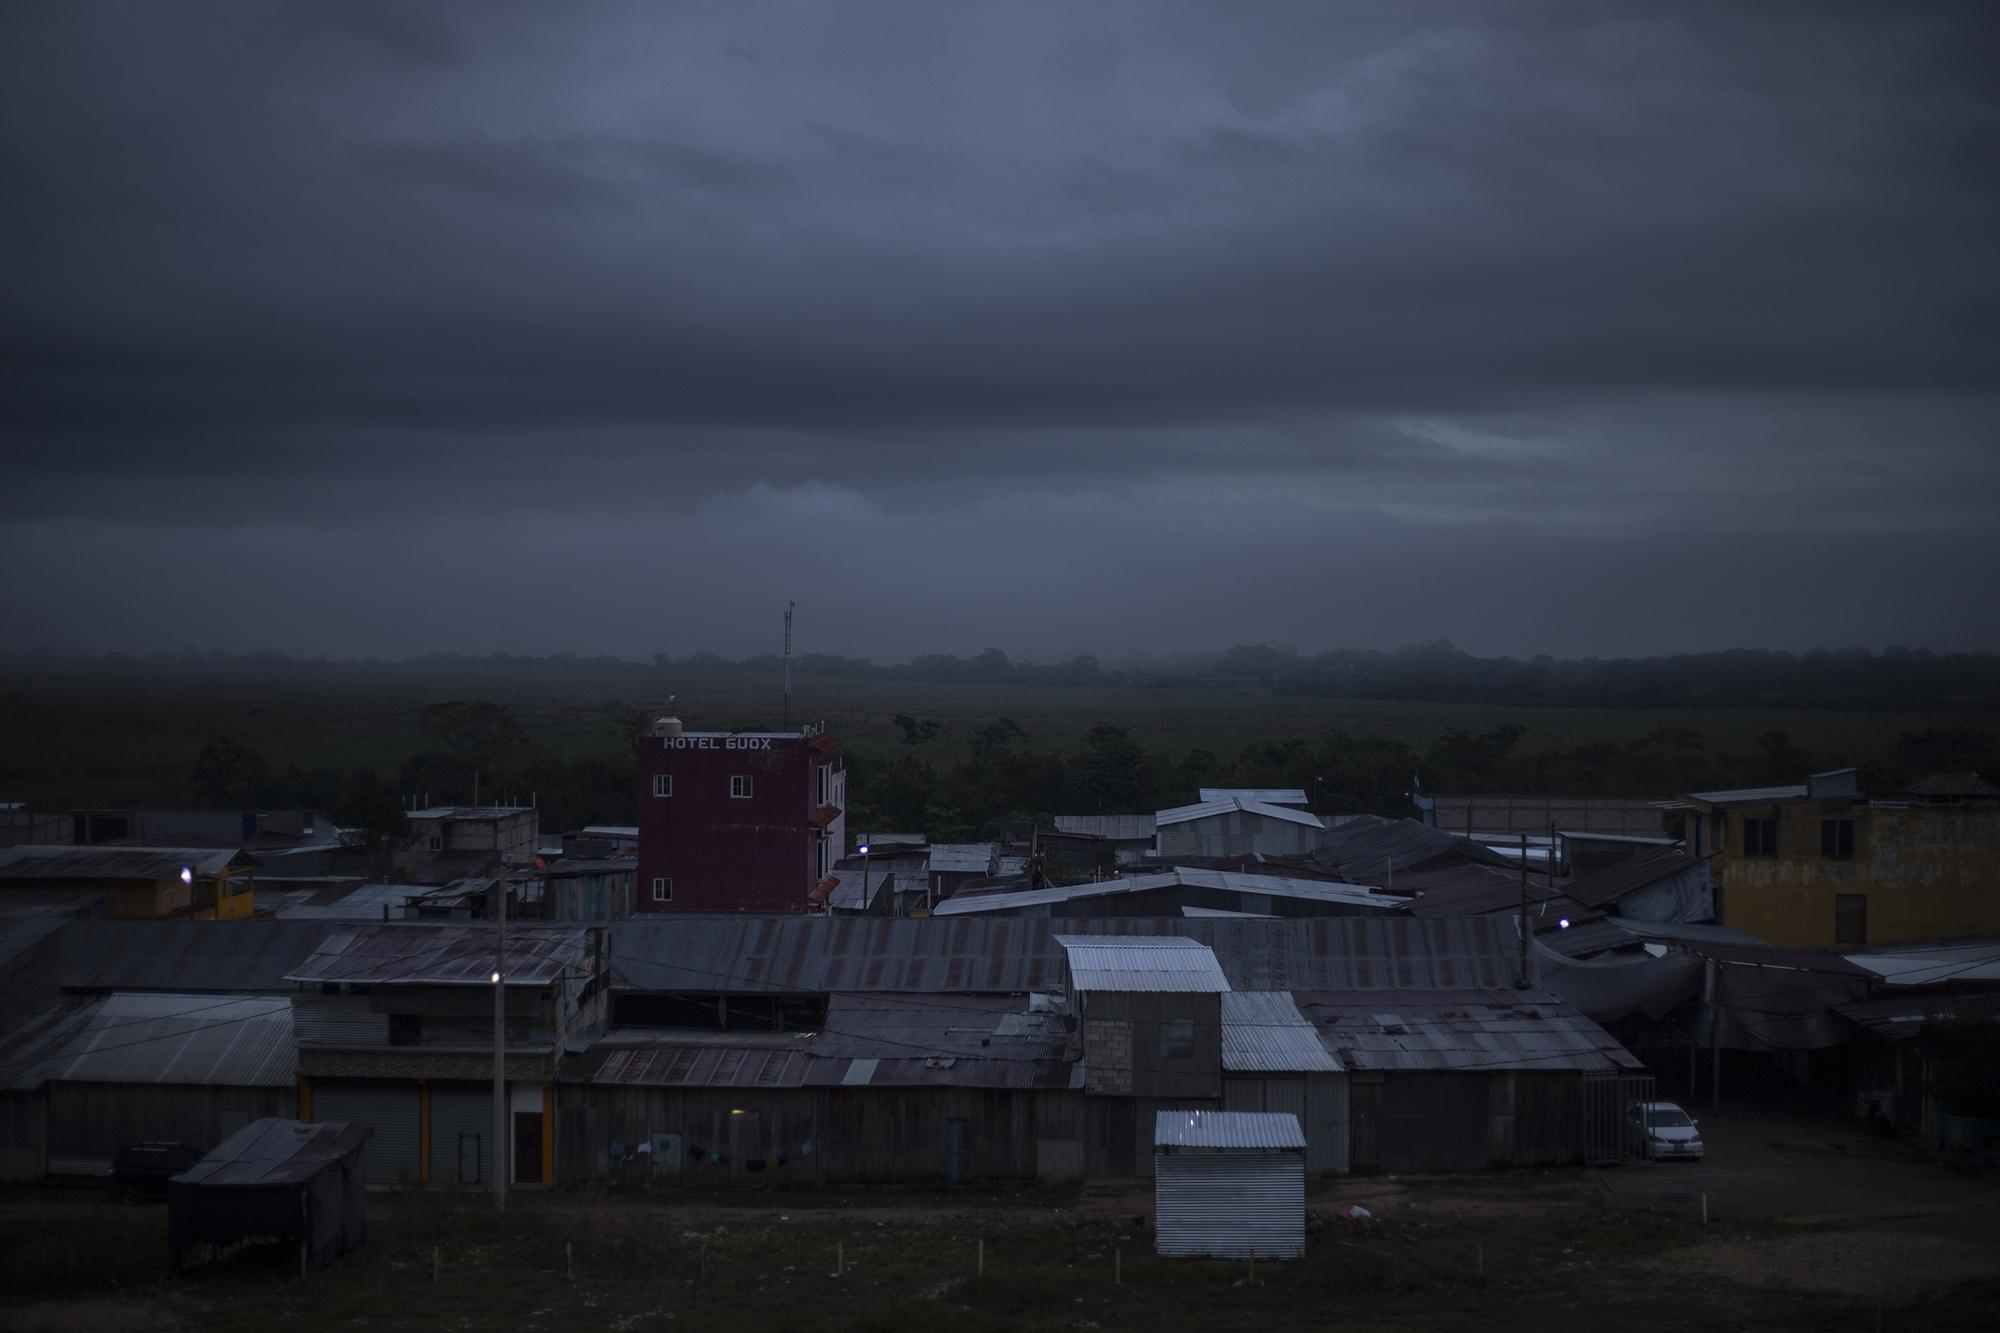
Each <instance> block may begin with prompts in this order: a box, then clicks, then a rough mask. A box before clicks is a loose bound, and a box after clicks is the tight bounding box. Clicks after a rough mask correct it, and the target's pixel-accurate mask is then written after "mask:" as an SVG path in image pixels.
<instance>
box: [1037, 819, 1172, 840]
mask: <svg viewBox="0 0 2000 1333" xmlns="http://www.w3.org/2000/svg"><path fill="white" fill-rule="evenodd" d="M1055 825H1056V832H1058V833H1074V834H1076V835H1077V836H1078V837H1082V838H1108V839H1110V840H1111V841H1113V842H1150V841H1151V840H1152V837H1153V834H1154V833H1155V832H1157V831H1158V829H1159V825H1158V824H1157V823H1155V822H1154V820H1153V817H1152V816H1151V815H1057V816H1056V817H1055Z"/></svg>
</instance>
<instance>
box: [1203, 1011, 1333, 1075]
mask: <svg viewBox="0 0 2000 1333" xmlns="http://www.w3.org/2000/svg"><path fill="white" fill-rule="evenodd" d="M1222 1067H1223V1069H1225V1070H1227V1071H1228V1072H1230V1073H1235V1074H1283V1073H1312V1072H1324V1073H1338V1072H1340V1061H1338V1060H1336V1059H1335V1058H1334V1057H1333V1055H1332V1054H1331V1053H1330V1052H1328V1050H1327V1049H1326V1045H1325V1043H1324V1042H1322V1041H1321V1040H1320V1039H1319V1031H1318V1030H1317V1029H1316V1028H1314V1027H1313V1025H1312V1024H1311V1023H1310V1022H1309V1021H1307V1019H1306V1016H1305V1015H1304V1014H1302V1013H1300V1012H1299V1006H1298V1005H1297V1004H1296V1003H1294V1002H1293V1000H1292V997H1291V993H1290V992H1288V991H1281V990H1238V991H1227V992H1224V994H1223V996H1222Z"/></svg>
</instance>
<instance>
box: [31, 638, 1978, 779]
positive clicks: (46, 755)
mask: <svg viewBox="0 0 2000 1333" xmlns="http://www.w3.org/2000/svg"><path fill="white" fill-rule="evenodd" d="M669 695H677V696H678V702H677V704H676V710H677V711H678V713H679V715H680V716H681V717H682V719H683V720H684V721H685V722H686V724H687V725H688V727H689V728H690V729H697V730H726V729H730V728H738V727H743V728H753V727H772V726H775V725H776V723H777V721H778V717H779V711H780V695H781V685H780V682H779V679H778V678H777V677H776V676H775V675H771V676H763V675H757V674H752V673H744V672H711V673H698V672H688V671H678V670H666V671H663V670H660V669H658V668H654V667H650V666H643V665H638V664H596V663H577V664H574V665H573V666H563V665H558V664H552V663H548V662H540V663H534V664H531V665H530V664H520V663H513V664H510V663H507V662H498V663H495V662H488V661H481V660H477V659H467V660H465V661H463V662H460V663H455V664H453V665H452V666H451V667H450V668H449V669H444V668H439V667H434V666H425V667H417V666H412V665H407V664H384V665H374V664H358V663H313V662H284V663H279V664H276V665H274V666H272V667H271V668H270V669H268V670H264V671H258V672H251V671H248V670H246V669H244V668H242V667H238V666H230V667H228V668H226V669H221V670H217V671H215V672H212V673H204V672H202V671H200V670H199V669H195V670H190V669H186V668H180V667H176V668H175V669H173V670H170V671H159V672H147V671H144V670H121V671H115V672H113V671H105V670H88V671H81V672H73V673H70V674H63V675H54V674H35V675H29V674H25V673H22V672H18V671H17V672H16V673H14V674H12V675H9V676H6V677H0V738H4V741H0V799H5V798H14V797H16V796H20V797H26V798H28V799H35V800H39V801H42V802H45V803H49V804H72V803H89V802H102V803H107V804H109V803H116V802H119V801H143V800H147V799H153V798H152V797H151V796H150V795H149V793H151V792H154V791H157V790H158V789H159V788H160V786H161V785H163V784H164V785H167V786H172V785H175V784H178V783H179V782H181V781H182V780H183V779H184V778H185V776H186V774H187V771H188V767H189V765H190V764H191V763H192V762H193V759H194V757H195V755H196V753H197V752H198V751H199V750H200V748H201V745H202V743H203V742H204V741H205V740H206V739H207V738H208V737H210V736H213V735H225V736H233V737H235V738H237V739H239V740H241V741H242V742H244V743H245V744H246V745H248V746H250V747H251V748H252V749H254V750H256V751H258V752H259V753H260V754H262V755H263V756H264V757H265V758H266V759H267V760H268V761H269V762H270V763H271V764H272V765H273V767H275V768H278V769H281V770H282V769H283V768H285V767H286V766H289V765H294V764H296V765H299V766H300V767H304V768H315V767H332V768H338V769H342V770H348V769H352V768H357V767H377V768H383V769H393V768H394V767H395V766H396V765H397V764H399V763H400V762H401V761H402V760H403V759H404V758H405V757H407V756H408V755H410V754H412V753H414V752H416V751H417V750H419V749H421V748H423V745H424V738H423V736H422V734H421V733H420V731H419V730H418V726H417V716H418V714H419V712H420V711H421V710H422V709H423V707H424V706H425V705H426V704H429V703H434V702H438V701H440V700H445V699H489V700H493V701H495V702H499V703H502V704H505V705H507V706H508V707H510V708H511V709H512V710H513V711H514V712H515V714H516V715H517V716H518V717H519V718H520V720H521V721H522V723H523V724H524V725H525V726H526V728H527V730H528V732H529V734H530V735H531V736H532V737H533V738H534V739H535V741H536V742H537V744H539V745H541V746H542V747H543V748H544V749H546V750H547V751H549V752H550V753H552V754H556V755H559V756H564V757H577V756H581V755H585V754H591V753H608V752H612V751H615V750H616V749H617V748H618V746H619V744H620V742H619V740H618V738H617V735H616V733H615V731H614V729H613V727H612V726H611V725H610V715H609V714H608V713H607V712H606V709H607V707H609V706H612V705H616V704H624V705H628V706H631V707H638V708H642V709H644V710H646V711H647V712H654V711H660V710H663V709H664V707H665V701H666V699H667V697H668V696H669ZM898 713H908V714H911V715H913V716H916V717H920V718H933V719H936V720H937V721H939V722H940V723H941V724H942V726H941V730H940V733H939V735H938V738H937V739H936V740H934V741H932V742H930V743H929V744H927V745H925V746H923V747H921V748H920V749H919V750H918V751H917V753H919V754H922V755H924V756H926V757H929V758H933V759H939V760H947V759H952V758H956V757H959V756H961V755H963V753H964V752H965V749H966V745H967V741H968V739H969V737H970V735H971V733H972V731H973V730H974V729H975V728H977V727H979V726H981V725H984V724H985V723H988V722H990V721H992V720H993V719H995V718H998V717H1003V716H1005V717H1011V718H1013V719H1014V720H1015V721H1016V722H1018V723H1020V725H1021V726H1022V727H1023V728H1024V729H1025V730H1026V731H1027V732H1028V736H1029V740H1028V742H1027V743H1028V744H1029V745H1031V746H1033V747H1035V748H1056V747H1070V746H1073V745H1074V744H1075V743H1076V742H1077V741H1078V739H1079V738H1081V736H1082V735H1083V733H1084V732H1086V731H1087V730H1089V728H1091V727H1092V726H1096V725H1098V724H1100V723H1112V724H1115V725H1118V726H1121V727H1124V728H1126V729H1127V730H1128V731H1130V732H1131V733H1132V735H1133V736H1134V737H1135V738H1137V739H1138V740H1139V742H1140V743H1141V744H1142V745H1143V746H1145V747H1146V748H1148V749H1151V750H1161V751H1167V752H1169V753H1179V752H1183V751H1185V750H1188V749H1191V748H1201V749H1207V750H1210V751H1213V752H1215V753H1216V754H1218V755H1220V756H1222V757H1224V758H1225V759H1226V758H1232V757H1234V756H1235V755H1237V754H1239V753H1241V751H1242V750H1243V749H1244V747H1245V746H1247V745H1250V744H1253V743H1256V742H1260V741H1271V740H1287V739H1290V738H1293V737H1310V736H1314V735H1316V734H1318V733H1320V732H1322V731H1326V730H1340V731H1346V732H1349V733H1351V734H1353V735H1356V736H1364V737H1365V736H1380V737H1387V738H1390V739H1394V740H1400V741H1404V742H1407V743H1409V744H1410V745H1412V746H1414V747H1417V748H1419V749H1421V748H1422V747H1423V746H1426V745H1428V744H1429V743H1430V742H1431V741H1433V740H1434V739H1436V738H1437V737H1438V736H1439V735H1441V734H1443V733H1444V732H1445V731H1447V730H1449V729H1451V728H1464V729H1468V730H1473V731H1481V730H1486V729H1490V728H1493V727H1497V726H1501V725H1506V724H1514V725H1519V726H1525V727H1526V728H1528V733H1527V736H1526V737H1525V738H1524V740H1523V741H1522V747H1521V748H1522V749H1523V750H1524V751H1526V752H1529V753H1532V752H1535V751H1537V750H1543V749H1561V748H1567V747H1570V746H1574V745H1578V744H1581V743H1585V742H1591V741H1604V740H1612V741H1623V740H1629V739H1634V738H1637V737H1640V736H1644V735H1646V734H1648V733H1649V732H1652V731H1655V730H1658V729H1661V728H1665V727H1687V728H1691V729H1693V730H1695V731H1696V732H1698V733H1700V734H1701V736H1702V737H1703V739H1704V740H1705V742H1706V744H1707V746H1708V748H1709V749H1710V750H1711V751H1713V752H1718V753H1729V754H1745V753H1749V752H1751V751H1753V750H1754V748H1755V745H1756V741H1757V738H1758V737H1759V736H1761V735H1762V734H1763V733H1765V732H1767V731H1772V730H1783V731H1786V732H1789V733H1790V735H1791V738H1792V741H1793V744H1794V745H1795V746H1797V747H1798V748H1800V749H1803V750H1805V751H1808V752H1810V753H1813V754H1816V755H1826V756H1830V757H1833V758H1835V759H1840V760H1843V761H1846V762H1856V763H1865V762H1867V761H1868V760H1870V759H1872V758H1876V757H1879V756H1882V755H1885V754H1886V753H1888V751H1889V750H1890V748H1891V747H1892V746H1893V744H1894V742H1895V738H1896V736H1897V735H1898V733H1900V732H1902V731H1905V730H1922V729H1925V728H1928V727H1942V726H1949V725H1952V724H1954V723H1962V722H1974V723H1979V724H1981V725H1987V726H1992V725H1994V723H1995V720H1994V719H1992V718H1987V717H1966V716H1964V715H1955V714H1945V713H1835V712H1809V711H1797V712H1794V711H1782V710H1771V711H1763V710H1749V709H1733V710H1668V709H1650V710H1615V709H1556V708H1543V709H1535V708H1520V707H1510V706H1498V705H1481V704H1451V703H1428V702H1413V701H1398V700H1340V699H1289V698H1280V697H1276V696H1273V695H1271V694H1269V693H1267V692H1264V691H1259V690H1254V689H1157V690H1156V689H1122V688H1121V689H1111V688H1060V687H1031V686H1015V687H993V686H975V685H951V684H938V683H926V682H909V683H899V682H893V681H873V680H855V679H844V678H825V677H818V678H815V677H800V678H798V679H797V680H796V681H795V682H794V697H793V710H792V716H793V718H794V719H795V720H820V719H824V720H825V721H827V722H828V723H829V724H830V726H831V727H832V729H833V730H834V733H835V734H836V735H839V736H841V737H843V738H844V739H845V740H846V741H847V742H848V743H849V744H850V745H851V746H852V747H853V749H854V751H855V752H857V753H860V754H874V755H881V754H891V753H897V752H900V751H902V750H904V748H905V747H904V746H903V744H902V742H901V740H900V733H899V732H898V731H897V729H896V728H895V726H894V724H893V718H894V717H895V716H896V714H898Z"/></svg>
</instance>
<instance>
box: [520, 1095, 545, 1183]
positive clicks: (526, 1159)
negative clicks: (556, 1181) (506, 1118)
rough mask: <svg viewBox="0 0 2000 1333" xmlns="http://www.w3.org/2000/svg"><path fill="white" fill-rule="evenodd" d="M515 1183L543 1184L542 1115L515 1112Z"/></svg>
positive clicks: (536, 1112) (537, 1112)
mask: <svg viewBox="0 0 2000 1333" xmlns="http://www.w3.org/2000/svg"><path fill="white" fill-rule="evenodd" d="M514 1183H515V1184H517V1185H539V1184H541V1183H542V1113H541V1112H540V1111H516V1112H514Z"/></svg>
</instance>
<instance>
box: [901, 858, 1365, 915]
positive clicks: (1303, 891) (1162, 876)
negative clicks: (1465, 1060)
mask: <svg viewBox="0 0 2000 1333" xmlns="http://www.w3.org/2000/svg"><path fill="white" fill-rule="evenodd" d="M1183 887H1187V888H1201V889H1215V890H1219V891H1222V892H1227V893H1243V894H1262V895H1266V896H1268V897H1273V898H1292V899H1299V900H1303V901H1309V902H1320V903H1341V904H1345V905H1347V906H1350V907H1360V908H1374V909H1377V910H1380V911H1384V912H1393V911H1399V910H1401V909H1402V907H1403V905H1404V902H1403V899H1401V898H1392V897H1388V896H1385V895H1383V894H1379V893H1376V892H1375V891H1374V890H1372V889H1368V888H1364V887H1362V886H1361V885H1359V884H1336V883H1332V882H1330V881H1327V880H1317V879H1292V878H1290V877H1288V876H1284V875H1257V874H1248V873H1245V872H1243V871H1239V870H1196V869H1192V868H1190V867H1187V866H1175V867H1174V868H1173V869H1171V870H1163V871H1159V872H1157V873H1155V874H1151V875H1127V876H1125V877H1123V878H1121V879H1104V880H1097V881H1095V882H1092V883H1085V884H1061V885H1050V886H1048V887H1046V888H1040V889H1020V890H1017V891H1014V892H1008V893H982V894H979V895H977V896H975V897H963V896H959V895H953V896H952V897H950V898H947V899H946V900H945V901H943V902H941V903H939V904H938V905H937V906H936V908H934V909H933V910H934V911H935V912H936V913H937V914H938V915H939V916H963V915H968V914H982V913H993V912H1013V911H1019V910H1021V909H1022V908H1026V907H1040V906H1043V905H1045V904H1052V903H1069V902H1079V901H1082V900H1085V899H1089V898H1110V897H1117V896H1120V895H1123V894H1131V893H1149V892H1155V891H1157V890H1160V889H1172V888H1183Z"/></svg>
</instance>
